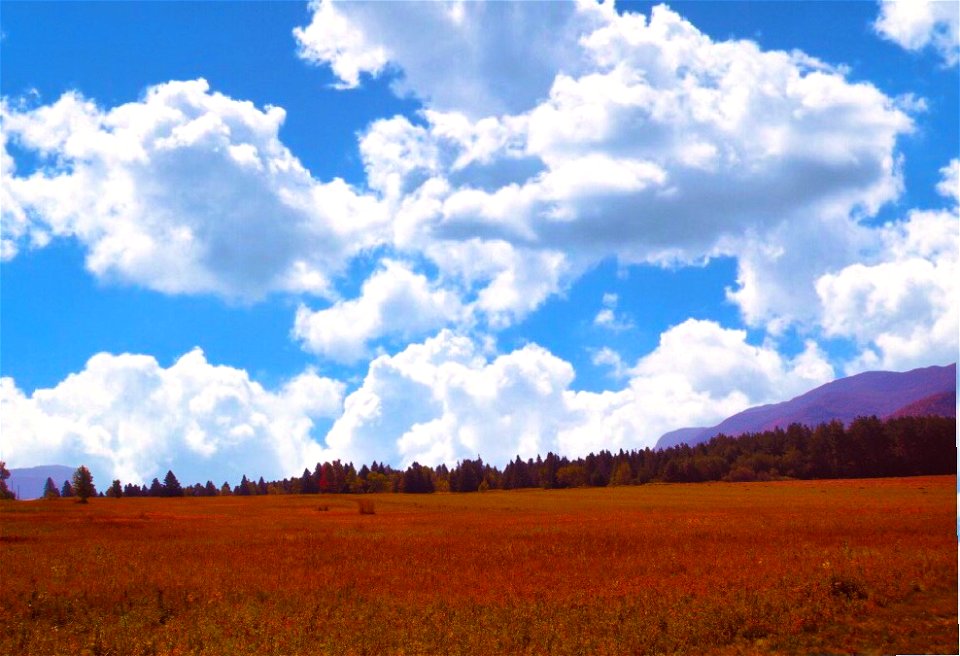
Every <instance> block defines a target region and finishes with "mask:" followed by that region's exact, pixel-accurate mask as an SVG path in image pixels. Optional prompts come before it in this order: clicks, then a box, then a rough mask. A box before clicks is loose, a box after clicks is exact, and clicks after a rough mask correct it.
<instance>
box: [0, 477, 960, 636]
mask: <svg viewBox="0 0 960 656" xmlns="http://www.w3.org/2000/svg"><path fill="white" fill-rule="evenodd" d="M375 499H376V504H377V514H376V515H375V516H374V517H368V516H363V517H361V516H360V515H359V514H358V512H357V504H356V502H357V500H356V499H355V498H350V497H333V496H331V497H321V498H320V499H318V498H317V497H315V496H264V497H220V498H211V499H172V500H171V499H120V500H114V499H95V500H93V501H91V503H90V504H89V505H87V506H81V505H78V504H75V503H72V502H70V501H67V500H64V501H54V502H44V501H38V502H16V503H9V504H2V505H0V559H2V560H0V567H2V569H0V576H2V579H3V583H2V585H3V590H4V595H3V596H4V602H3V603H2V604H0V654H24V655H27V654H44V655H48V654H49V655H57V654H83V653H89V654H306V653H310V654H425V653H444V654H480V653H496V654H499V653H517V654H601V655H602V654H689V653H724V654H767V653H811V652H816V653H853V652H855V653H895V652H901V653H903V652H909V653H956V651H957V640H958V636H957V623H956V621H957V616H956V592H957V542H956V539H957V538H956V478H955V477H952V476H951V477H928V478H909V479H878V480H859V481H805V482H784V483H748V484H723V483H717V484H699V485H648V486H643V487H632V488H631V487H626V488H615V489H580V490H559V491H543V490H531V491H515V492H498V491H495V492H489V493H487V494H482V495H481V494H472V495H451V494H435V495H411V496H407V495H377V496H376V497H375ZM364 500H367V499H364ZM318 502H321V503H323V504H324V505H327V506H328V507H329V510H328V511H327V512H323V513H318V512H317V503H318ZM918 626H919V627H922V629H920V630H918V629H917V627H918Z"/></svg>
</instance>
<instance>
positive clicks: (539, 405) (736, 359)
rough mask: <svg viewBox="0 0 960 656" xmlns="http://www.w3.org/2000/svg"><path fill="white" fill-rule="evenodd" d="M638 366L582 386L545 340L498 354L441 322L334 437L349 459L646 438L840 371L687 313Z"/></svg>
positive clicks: (576, 447) (386, 373)
mask: <svg viewBox="0 0 960 656" xmlns="http://www.w3.org/2000/svg"><path fill="white" fill-rule="evenodd" d="M629 376H630V379H629V381H628V384H627V385H626V386H625V387H624V388H623V389H621V390H618V391H610V392H602V393H595V392H586V391H576V390H574V389H572V388H571V386H572V383H573V380H574V377H575V372H574V370H573V367H572V366H571V365H570V364H569V363H567V362H565V361H564V360H561V359H560V358H558V357H556V356H555V355H553V354H551V353H550V352H548V351H546V350H545V349H543V348H542V347H540V346H537V345H535V344H528V345H527V346H525V347H523V348H520V349H517V350H515V351H512V352H510V353H505V354H500V355H497V356H496V357H492V358H491V357H488V356H487V355H485V354H484V352H483V350H482V349H481V348H479V347H478V345H477V344H475V343H474V342H473V341H472V340H471V339H470V338H468V337H466V336H463V335H458V334H456V333H453V332H451V331H449V330H444V331H441V332H440V333H439V334H438V335H436V336H435V337H432V338H429V339H427V340H425V341H424V342H422V343H418V344H412V345H410V346H408V347H407V348H406V349H404V350H403V351H401V352H400V353H397V354H396V355H393V356H386V355H384V356H381V357H379V358H377V359H376V360H374V361H373V362H372V363H371V365H370V369H369V371H368V373H367V375H366V377H365V379H364V381H363V383H362V384H361V386H360V387H359V388H358V389H357V390H356V391H354V392H353V393H352V394H350V395H349V396H348V397H347V399H346V400H345V402H344V413H343V415H342V416H341V417H340V418H339V419H338V420H337V421H336V423H335V424H334V426H333V428H332V429H331V431H330V433H329V434H328V436H327V443H328V445H330V447H331V448H332V449H334V450H335V451H337V452H338V453H345V454H348V456H347V457H349V458H351V459H356V460H364V459H365V458H369V457H377V456H376V455H373V456H371V455H370V454H380V457H387V458H388V459H390V460H392V461H398V462H401V463H410V462H412V461H414V460H417V461H419V462H421V463H431V464H435V463H439V462H448V463H449V462H453V461H455V460H458V459H462V458H473V457H476V455H477V454H481V455H482V456H483V457H484V458H486V459H488V460H491V461H494V462H498V463H503V462H506V460H508V459H510V458H512V457H513V456H515V455H520V456H521V457H524V458H527V457H532V456H534V455H536V454H537V453H540V454H544V453H546V452H547V451H550V450H552V451H554V452H558V451H559V452H561V453H564V454H567V455H582V454H586V453H587V452H589V451H596V450H599V449H618V448H621V447H622V448H639V447H644V446H652V445H653V444H654V443H655V441H656V440H657V439H658V438H659V436H660V435H661V434H662V433H664V432H666V431H668V430H672V429H674V428H678V427H682V426H689V425H708V424H710V423H711V422H713V423H715V422H717V421H719V420H721V419H723V418H725V417H726V416H728V415H730V414H733V413H735V412H738V411H740V410H743V409H744V408H746V407H748V406H750V405H752V404H755V403H763V402H770V401H779V400H782V399H784V398H789V397H790V396H793V395H795V394H797V393H799V392H802V391H806V390H807V389H809V388H810V387H814V386H816V385H819V384H821V383H824V382H826V381H828V380H831V379H832V378H833V370H832V368H831V367H830V365H829V364H828V363H827V362H826V360H825V358H824V356H823V354H822V353H821V352H820V351H819V350H818V349H817V347H816V345H815V344H813V343H809V344H807V347H806V349H805V350H804V351H803V352H802V353H801V354H799V355H797V356H796V357H794V358H784V357H783V356H781V355H780V354H778V353H777V351H776V350H775V349H773V348H771V347H767V346H753V345H750V344H748V343H747V341H746V333H745V331H740V330H729V329H725V328H723V327H721V326H720V325H718V324H716V323H715V322H712V321H696V320H689V321H686V322H684V323H682V324H680V325H678V326H675V327H674V328H671V329H670V330H668V331H667V332H666V333H664V335H663V336H662V337H661V340H660V345H659V346H658V347H657V349H655V350H654V351H653V352H652V353H650V354H649V355H647V356H645V357H644V358H641V359H640V360H639V361H638V362H637V363H636V365H635V366H634V367H633V368H632V369H631V370H630V372H629Z"/></svg>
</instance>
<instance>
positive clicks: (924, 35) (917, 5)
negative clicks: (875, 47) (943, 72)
mask: <svg viewBox="0 0 960 656" xmlns="http://www.w3.org/2000/svg"><path fill="white" fill-rule="evenodd" d="M874 28H875V29H876V30H877V33H878V34H880V36H882V37H883V38H885V39H887V40H889V41H893V42H894V43H896V44H898V45H899V46H900V47H902V48H905V49H907V50H911V51H919V50H923V49H924V48H927V47H930V48H933V49H934V50H936V51H937V53H938V54H939V55H940V57H942V58H943V61H944V63H945V64H946V65H947V66H956V65H957V62H958V61H960V8H958V7H957V2H956V0H883V1H882V2H880V16H878V17H877V21H876V23H875V24H874Z"/></svg>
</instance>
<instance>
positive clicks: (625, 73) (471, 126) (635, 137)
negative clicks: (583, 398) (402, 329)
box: [314, 3, 919, 330]
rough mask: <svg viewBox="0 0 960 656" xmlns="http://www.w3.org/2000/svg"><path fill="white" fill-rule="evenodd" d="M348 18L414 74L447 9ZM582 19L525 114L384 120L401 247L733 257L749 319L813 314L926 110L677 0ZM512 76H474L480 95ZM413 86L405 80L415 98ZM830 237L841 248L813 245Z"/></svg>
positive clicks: (450, 107) (480, 72)
mask: <svg viewBox="0 0 960 656" xmlns="http://www.w3.org/2000/svg"><path fill="white" fill-rule="evenodd" d="M526 4H534V5H535V6H536V7H537V10H538V11H540V10H542V8H544V7H546V8H549V9H553V8H554V7H556V5H546V6H544V5H539V4H538V3H526ZM468 6H469V7H471V8H472V9H471V10H470V11H467V12H466V13H464V14H463V16H462V20H463V22H464V23H465V24H469V23H471V22H473V23H476V24H477V25H483V24H485V23H484V22H483V21H484V20H485V18H484V17H485V16H486V15H485V14H482V11H483V10H482V9H480V8H479V7H480V5H472V4H471V5H468ZM444 10H445V9H444V6H442V5H430V9H429V10H424V11H427V13H430V14H431V15H434V17H436V16H440V15H441V14H442V12H443V11H444ZM569 10H570V8H569V7H568V8H567V9H565V10H564V11H569ZM325 11H326V10H325ZM337 11H341V12H342V15H344V16H346V15H348V14H349V20H350V22H351V25H352V26H353V27H354V28H355V29H357V30H360V31H361V32H363V33H364V34H366V33H367V32H368V30H369V33H370V34H372V35H375V38H373V37H371V38H372V39H373V41H374V42H376V43H378V44H381V45H382V46H383V47H384V48H385V51H386V52H388V53H392V54H391V55H390V57H389V59H390V62H392V64H393V65H395V66H396V67H398V68H399V69H400V70H404V71H405V70H406V67H407V66H415V64H414V63H412V62H413V61H414V60H413V59H411V58H410V57H408V56H407V55H406V54H404V53H405V52H406V49H407V48H409V47H410V46H409V44H408V43H407V41H406V39H407V37H406V34H407V32H408V31H409V32H418V33H421V32H423V31H424V30H423V29H416V28H414V27H413V25H415V24H418V21H421V20H423V21H424V22H423V23H422V24H423V25H428V24H430V23H429V21H430V20H433V19H432V18H431V19H429V20H428V19H427V18H423V17H422V16H421V14H420V13H418V12H414V13H412V14H411V15H410V17H409V21H404V22H403V23H402V25H403V27H396V28H391V27H388V26H385V25H386V21H385V20H381V19H374V18H371V17H369V16H368V15H367V13H366V12H364V11H363V10H361V9H355V5H350V6H349V7H346V8H344V7H340V8H338V9H337ZM585 11H586V10H584V8H583V7H579V8H578V9H577V13H576V14H574V15H576V16H580V15H581V14H584V12H585ZM586 14H588V17H587V18H583V17H581V18H582V20H580V23H579V24H580V27H578V33H579V34H580V37H579V38H578V39H577V41H576V49H577V57H575V58H573V59H571V61H577V62H578V64H577V66H576V67H574V68H571V69H556V70H555V75H554V77H553V79H552V81H551V82H550V84H549V85H548V87H547V91H546V95H544V96H542V97H540V98H539V99H536V100H532V99H530V98H524V99H523V102H522V103H519V104H518V106H522V107H523V109H522V111H514V112H512V113H500V114H496V113H490V112H487V113H486V114H478V113H477V110H476V106H474V105H467V104H463V103H461V104H460V105H457V103H455V102H446V103H442V104H433V101H431V100H430V98H431V97H432V96H431V95H430V93H428V92H427V91H425V90H424V91H423V92H422V93H421V94H420V95H421V97H422V98H425V99H426V100H425V102H426V108H425V109H424V111H423V112H422V115H421V118H422V121H419V122H417V123H416V124H415V123H414V122H413V121H411V120H409V119H407V118H404V117H399V116H398V117H393V118H390V119H384V120H380V121H376V122H374V123H373V124H372V125H371V126H370V127H369V129H368V130H367V131H366V132H365V133H364V135H363V136H362V139H361V144H360V146H361V154H362V156H363V158H364V162H365V166H366V169H367V174H368V181H369V183H370V185H371V187H372V188H373V189H374V190H376V191H378V192H379V193H380V194H381V196H382V197H383V198H384V200H385V202H386V203H387V204H388V205H389V206H390V207H391V208H393V212H394V216H395V221H394V224H393V229H394V240H395V243H397V244H403V245H405V246H408V247H417V248H422V249H424V250H427V249H428V248H429V246H423V245H424V244H428V245H430V246H433V245H437V244H440V246H439V247H436V248H434V249H433V250H434V252H444V251H445V250H446V249H447V245H448V244H457V243H461V242H464V241H469V242H470V243H471V245H472V246H471V247H472V249H473V250H474V251H475V253H476V257H479V258H480V259H484V258H485V255H486V252H487V249H492V248H494V247H495V248H497V249H501V250H502V248H503V246H502V245H503V244H509V245H510V246H511V247H512V248H517V249H524V250H525V251H526V252H536V251H541V252H543V251H547V252H550V253H556V254H559V256H560V257H562V258H563V259H564V260H565V262H566V269H567V270H568V271H570V272H572V274H573V276H576V275H577V274H578V273H579V272H582V271H583V270H585V269H586V268H588V267H589V266H590V264H591V263H595V262H596V261H598V260H599V259H602V258H604V257H608V256H610V255H615V256H617V257H618V258H619V259H620V261H621V262H622V263H627V264H630V263H655V264H670V265H676V264H688V263H701V262H703V261H704V260H705V259H709V258H711V257H715V256H719V255H732V256H735V257H737V258H738V261H739V265H740V275H739V281H738V285H737V286H736V287H735V288H733V289H732V290H731V294H730V298H731V300H733V301H734V302H736V303H738V304H739V305H740V306H741V309H742V311H743V314H744V317H745V319H746V320H747V321H748V322H750V323H751V324H754V325H764V324H765V323H768V322H773V323H774V324H778V325H774V326H773V328H774V329H775V330H777V329H780V328H782V327H784V326H786V325H789V324H790V323H792V322H796V321H808V320H810V319H811V313H809V312H808V311H807V310H806V309H805V308H808V307H811V306H812V307H815V305H816V299H817V296H816V291H815V288H814V281H815V280H816V279H817V278H818V277H819V276H820V275H822V274H823V273H825V272H827V271H829V270H832V269H835V268H837V267H839V266H843V265H845V264H848V263H850V262H851V261H854V260H855V258H856V255H857V253H858V252H859V250H860V249H861V248H863V244H864V243H865V242H869V241H870V239H871V237H870V235H869V234H865V230H864V229H863V227H862V226H861V225H860V224H859V220H860V219H862V218H863V217H865V216H871V215H873V214H874V213H875V212H876V211H877V210H878V209H879V207H881V206H882V205H883V204H884V203H886V202H888V201H890V200H891V199H893V198H896V197H897V196H898V195H899V193H900V191H901V187H902V182H901V175H900V171H899V167H898V163H897V157H896V151H895V148H896V142H897V139H898V138H899V137H900V136H901V135H904V134H907V133H909V132H911V131H912V130H913V121H912V119H911V118H910V116H909V112H911V111H916V110H917V108H918V107H919V105H918V103H917V102H907V101H906V100H903V99H893V98H890V97H887V96H886V95H884V94H883V93H882V92H881V91H879V90H878V89H877V88H876V87H874V86H872V85H870V84H868V83H864V82H851V81H850V80H848V79H847V78H846V77H845V72H844V70H843V69H841V68H836V67H832V66H830V65H828V64H825V63H823V62H820V61H817V60H815V59H813V58H811V57H809V56H807V55H804V54H803V53H800V52H790V53H787V52H782V51H763V50H761V49H760V48H759V47H758V46H757V44H756V43H754V42H752V41H746V40H743V41H715V40H713V39H711V38H710V37H708V36H706V35H705V34H703V33H701V32H700V31H698V30H697V29H696V28H695V27H694V26H693V25H692V24H690V23H689V22H688V21H686V20H684V19H683V18H682V17H681V16H680V15H678V14H677V13H675V12H673V11H671V10H670V9H668V8H666V7H663V6H659V7H655V8H654V9H653V10H652V12H651V14H650V16H649V18H648V17H647V16H644V15H642V14H637V13H629V12H628V13H624V14H622V15H621V14H618V13H617V12H615V11H613V10H612V8H611V7H608V6H602V7H599V6H594V7H593V8H591V9H590V10H589V11H587V12H586ZM586 14H584V15H586ZM438 20H439V19H438ZM444 20H445V19H444ZM578 20H579V19H578ZM318 21H320V22H322V21H323V18H322V15H321V12H318V13H317V14H316V15H315V17H314V23H315V24H316V23H317V22H318ZM396 25H400V23H396ZM458 34H459V33H458V32H457V31H456V30H453V31H452V32H451V36H450V38H461V37H460V36H457V35H458ZM401 43H402V44H403V45H402V46H401V45H396V44H401ZM411 57H412V56H411ZM448 59H449V61H448ZM450 61H459V59H458V58H445V59H436V60H433V62H432V63H433V65H434V69H433V70H434V71H436V72H437V74H439V73H440V72H444V73H445V74H446V73H448V72H449V71H450V70H452V69H451V68H450V67H451V66H457V65H459V64H453V63H450ZM548 61H549V60H548ZM497 73H498V72H497V71H493V70H486V69H481V68H474V69H471V70H470V72H469V75H472V76H474V77H475V78H476V80H477V82H476V83H477V84H479V85H481V86H485V85H492V84H494V83H495V82H496V81H497V79H498V78H497ZM464 75H467V74H464ZM450 77H456V78H457V79H459V76H454V75H451V76H450ZM418 79H419V78H418V77H416V76H412V77H411V78H409V80H408V83H409V85H411V87H414V91H416V90H417V89H416V84H417V80H418ZM424 84H426V83H424ZM426 88H427V87H424V89H426ZM512 97H513V96H512ZM515 97H516V98H521V96H515ZM480 107H481V108H482V107H484V105H483V103H480ZM825 231H826V234H827V235H829V237H830V239H829V242H828V243H829V244H830V246H829V247H828V248H819V247H818V248H813V249H809V250H804V249H803V248H802V244H804V243H808V244H817V245H818V246H819V245H820V244H822V243H823V235H824V234H825ZM795 243H796V244H800V245H801V247H800V248H796V249H794V248H793V247H792V244H795ZM428 257H429V252H428ZM798 265H800V269H799V274H798ZM438 266H440V267H441V268H443V267H444V266H445V265H444V264H443V263H440V262H438ZM767 281H769V284H767ZM562 284H563V278H562V277H561V285H562ZM516 296H518V297H520V296H523V295H522V294H516ZM790 297H798V302H796V303H793V304H791V303H790V302H788V301H784V300H783V299H785V298H790ZM807 301H812V303H806V302H807Z"/></svg>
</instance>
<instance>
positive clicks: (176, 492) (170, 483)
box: [163, 470, 183, 497]
mask: <svg viewBox="0 0 960 656" xmlns="http://www.w3.org/2000/svg"><path fill="white" fill-rule="evenodd" d="M163 496H165V497H182V496H183V487H181V485H180V481H178V480H177V477H176V476H174V474H173V471H172V470H167V475H166V476H164V477H163Z"/></svg>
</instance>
